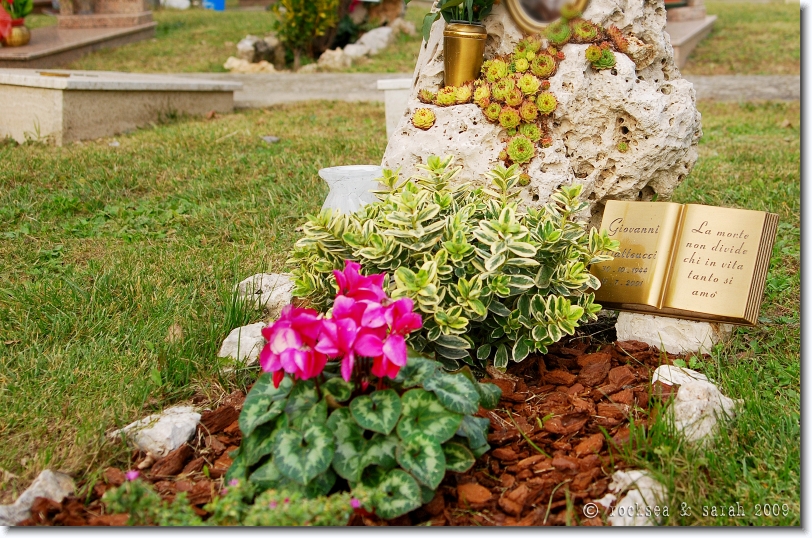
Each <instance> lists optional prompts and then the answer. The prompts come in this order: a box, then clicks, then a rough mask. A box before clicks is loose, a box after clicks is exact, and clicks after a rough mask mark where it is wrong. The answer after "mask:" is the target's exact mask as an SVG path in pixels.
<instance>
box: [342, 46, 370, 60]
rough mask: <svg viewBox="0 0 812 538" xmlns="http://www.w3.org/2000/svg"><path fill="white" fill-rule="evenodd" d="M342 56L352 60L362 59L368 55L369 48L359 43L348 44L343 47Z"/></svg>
mask: <svg viewBox="0 0 812 538" xmlns="http://www.w3.org/2000/svg"><path fill="white" fill-rule="evenodd" d="M344 54H345V55H347V56H348V57H350V58H351V59H353V60H354V59H356V58H363V57H364V56H368V55H369V47H367V46H365V45H362V44H360V43H350V44H349V45H347V46H346V47H344Z"/></svg>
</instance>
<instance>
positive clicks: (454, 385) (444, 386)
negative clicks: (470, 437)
mask: <svg viewBox="0 0 812 538" xmlns="http://www.w3.org/2000/svg"><path fill="white" fill-rule="evenodd" d="M423 387H424V388H425V389H426V390H430V391H432V392H433V393H434V394H436V395H437V398H439V400H440V403H442V404H443V405H444V406H445V407H446V409H449V410H451V411H454V412H455V413H463V414H467V415H472V414H474V413H476V412H477V411H478V410H479V391H477V389H476V387H475V386H474V384H473V383H472V382H471V381H470V380H469V379H468V378H466V377H465V376H463V375H454V374H441V375H438V376H435V377H433V378H431V379H429V380H427V381H426V382H425V383H424V384H423Z"/></svg>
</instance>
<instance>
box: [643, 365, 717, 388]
mask: <svg viewBox="0 0 812 538" xmlns="http://www.w3.org/2000/svg"><path fill="white" fill-rule="evenodd" d="M658 381H659V382H660V383H665V384H666V385H684V384H686V383H691V382H692V381H708V376H706V375H705V374H703V373H700V372H697V371H696V370H691V369H690V368H680V367H679V366H672V365H670V364H663V365H662V366H658V367H657V369H656V370H654V373H653V374H652V375H651V384H652V385H653V384H654V383H656V382H658Z"/></svg>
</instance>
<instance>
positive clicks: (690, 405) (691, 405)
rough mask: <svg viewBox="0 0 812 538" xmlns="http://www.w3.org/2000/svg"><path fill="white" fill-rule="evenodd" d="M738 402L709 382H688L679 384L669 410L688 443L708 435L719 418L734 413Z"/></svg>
mask: <svg viewBox="0 0 812 538" xmlns="http://www.w3.org/2000/svg"><path fill="white" fill-rule="evenodd" d="M741 403H742V401H741V400H739V401H736V400H732V399H730V398H728V397H727V396H725V395H724V394H722V392H721V391H720V390H719V388H718V387H717V386H716V385H714V384H713V383H711V382H709V381H689V382H686V383H684V384H681V385H680V388H679V390H678V391H677V395H676V397H674V403H673V405H672V408H671V409H672V413H673V418H674V426H675V427H676V428H677V430H678V431H681V432H682V433H683V434H684V435H685V438H686V439H687V440H688V441H689V442H692V443H702V442H705V441H707V440H709V439H710V438H711V436H712V435H713V433H714V431H715V429H716V425H717V423H718V422H719V420H722V419H726V418H733V417H735V416H736V407H737V406H738V405H739V404H741Z"/></svg>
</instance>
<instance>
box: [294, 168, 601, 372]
mask: <svg viewBox="0 0 812 538" xmlns="http://www.w3.org/2000/svg"><path fill="white" fill-rule="evenodd" d="M452 162H453V158H452V157H445V158H439V157H430V158H429V159H428V160H427V163H426V164H424V165H421V166H420V168H421V170H422V174H421V175H417V176H415V177H412V178H410V179H408V180H406V181H401V179H400V176H399V174H398V173H397V172H392V171H389V170H386V171H384V176H383V178H381V179H380V181H381V182H383V183H384V185H385V186H386V190H383V191H381V192H379V193H378V197H379V200H380V201H378V202H376V203H372V204H369V205H366V206H364V207H363V208H362V209H361V210H359V211H358V212H356V213H353V214H350V215H345V214H341V213H335V212H332V211H330V210H326V211H322V212H321V213H320V214H318V215H315V216H309V217H308V222H307V223H306V224H305V225H304V237H303V238H302V239H300V240H299V241H298V242H297V243H296V246H295V248H294V251H293V254H292V257H291V259H290V260H289V264H290V265H291V266H293V270H292V272H293V274H294V276H295V283H296V288H295V290H294V294H295V295H296V296H298V297H301V298H302V299H304V300H305V302H307V303H310V304H311V305H312V306H314V307H316V308H320V309H326V308H327V307H329V306H330V304H331V301H332V297H333V296H334V295H335V291H336V290H335V287H334V284H333V279H332V271H333V270H334V269H338V268H340V267H342V266H343V264H344V260H345V259H351V260H358V261H359V262H360V263H361V264H362V265H363V267H364V268H366V270H367V271H370V272H374V271H394V278H390V279H389V280H388V282H387V283H386V284H385V289H386V290H387V291H388V292H389V293H390V295H391V296H392V297H393V298H399V297H409V298H411V299H412V300H413V301H414V304H415V308H416V309H417V310H419V311H421V312H422V313H423V328H422V329H421V330H420V331H419V332H416V333H413V334H412V336H410V339H409V343H410V344H411V345H412V346H414V347H415V348H417V349H418V350H423V351H424V352H426V353H428V354H430V355H431V354H433V355H434V356H435V357H436V358H437V359H439V360H441V361H443V364H444V366H446V367H447V368H449V369H454V368H458V367H460V366H461V362H462V363H466V364H469V365H472V366H482V365H484V363H485V362H486V361H493V363H494V365H495V366H496V367H497V368H505V367H506V366H507V364H508V361H509V360H514V361H521V360H523V359H524V358H526V357H527V356H528V355H529V354H530V353H531V352H540V353H544V352H546V350H547V346H549V345H550V344H552V343H553V342H556V341H558V340H559V339H560V338H561V337H562V336H563V335H564V334H573V332H574V330H575V328H576V327H577V326H578V325H579V324H580V323H581V322H583V321H585V320H587V319H594V318H595V314H596V313H597V312H598V311H599V310H600V306H599V305H597V304H595V303H594V294H593V293H592V290H594V289H597V288H598V286H599V285H600V283H599V282H598V280H597V279H596V278H595V277H594V276H592V275H591V274H590V273H589V270H588V266H589V265H590V264H592V263H597V262H600V261H604V260H608V259H611V256H610V251H612V250H616V249H617V242H616V241H613V240H611V239H609V238H608V237H607V236H606V235H605V234H600V233H598V232H597V231H596V230H594V229H592V230H590V231H587V229H586V223H584V222H582V221H580V220H579V218H578V215H579V214H580V213H581V212H583V211H584V209H585V208H586V206H587V204H586V203H585V202H582V201H580V200H579V199H578V198H579V196H580V193H581V187H580V186H564V187H562V188H561V189H560V190H559V191H558V192H556V193H554V194H553V195H552V196H551V198H550V202H549V203H548V204H546V205H545V206H544V207H542V208H541V209H529V210H528V211H527V212H526V213H520V212H519V209H518V205H517V198H518V195H519V188H518V182H519V178H520V173H519V170H518V169H517V167H516V166H515V165H514V166H511V167H510V168H505V167H502V166H500V167H497V168H496V169H495V170H494V171H493V172H492V173H491V177H490V179H491V184H490V185H489V186H488V187H487V188H474V187H472V186H471V185H468V184H460V183H458V182H455V179H456V176H457V175H458V173H459V171H460V167H457V166H453V164H452Z"/></svg>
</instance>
